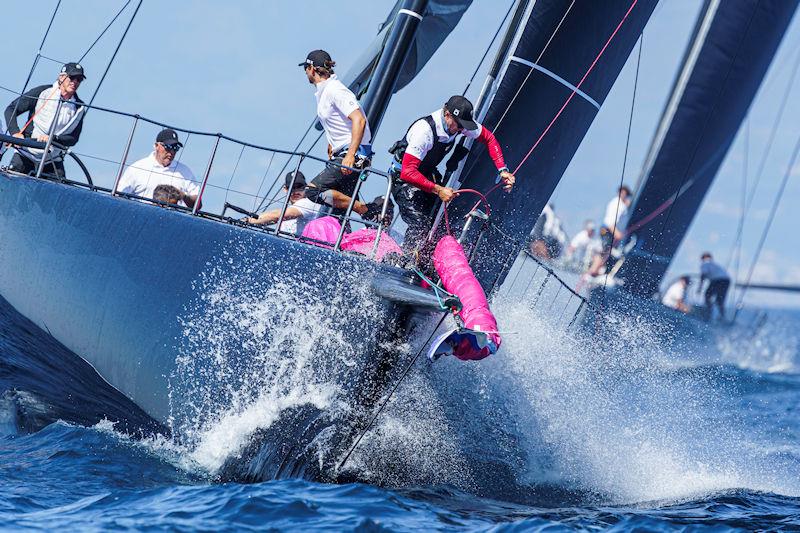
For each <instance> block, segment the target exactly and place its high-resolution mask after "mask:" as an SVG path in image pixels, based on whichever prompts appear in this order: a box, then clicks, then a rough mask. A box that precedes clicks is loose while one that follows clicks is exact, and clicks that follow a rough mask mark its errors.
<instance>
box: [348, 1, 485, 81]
mask: <svg viewBox="0 0 800 533" xmlns="http://www.w3.org/2000/svg"><path fill="white" fill-rule="evenodd" d="M402 5H403V1H402V0H398V1H397V2H396V3H395V6H394V8H393V9H392V11H391V13H389V16H388V17H386V20H385V21H384V22H383V24H381V26H380V29H379V31H378V35H377V36H375V39H374V40H373V41H372V43H371V44H370V45H369V47H367V49H366V50H365V51H364V53H363V54H361V56H360V57H359V58H358V60H357V61H356V62H355V64H354V66H353V67H352V68H351V69H350V70H349V71H348V72H347V74H345V76H344V77H343V78H342V81H343V83H345V84H346V85H347V86H348V87H350V89H351V90H352V91H353V92H354V93H356V95H358V96H361V94H362V93H363V92H364V91H365V90H366V87H367V85H369V80H370V78H371V75H372V69H373V67H374V66H375V64H376V63H377V61H378V59H379V58H380V56H381V53H382V52H383V48H384V45H385V44H386V39H387V37H388V35H389V30H390V29H391V26H392V22H393V21H394V20H395V18H396V16H397V12H398V10H400V9H401V8H402ZM470 5H472V0H431V1H430V2H428V6H427V8H426V9H425V13H424V15H423V17H422V21H421V22H420V25H419V28H418V29H417V34H416V37H415V38H414V42H413V44H412V45H411V50H410V51H409V54H408V58H407V59H406V62H405V64H404V65H403V70H402V71H401V72H400V76H399V78H398V79H397V85H396V86H395V92H396V91H399V90H400V89H402V88H403V87H405V86H406V85H408V84H409V83H410V82H411V80H412V79H414V77H415V76H416V75H417V74H418V73H419V72H420V71H421V70H422V68H423V67H424V66H425V64H426V63H427V62H428V60H429V59H430V58H431V57H432V56H433V54H434V53H435V52H436V50H438V49H439V46H441V44H442V43H443V42H444V40H445V39H446V38H447V36H448V35H450V32H451V31H453V29H454V28H455V27H456V25H457V24H458V22H459V21H460V20H461V16H462V15H463V14H464V13H465V12H466V11H467V8H468V7H469V6H470Z"/></svg>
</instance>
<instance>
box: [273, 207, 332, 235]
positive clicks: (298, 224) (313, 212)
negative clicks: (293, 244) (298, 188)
mask: <svg viewBox="0 0 800 533" xmlns="http://www.w3.org/2000/svg"><path fill="white" fill-rule="evenodd" d="M289 207H293V208H294V209H297V210H298V211H300V212H301V213H302V215H301V216H299V217H298V218H293V219H291V220H284V221H283V222H281V231H283V232H286V233H294V234H295V235H297V236H300V235H302V234H303V230H304V229H305V227H306V224H308V223H309V222H311V221H312V220H314V219H315V218H319V217H323V216H325V215H327V214H328V213H329V212H330V207H328V206H327V205H322V204H318V203H316V202H312V201H311V200H309V199H308V198H300V199H299V200H297V201H296V202H295V203H293V204H291V205H290V206H289Z"/></svg>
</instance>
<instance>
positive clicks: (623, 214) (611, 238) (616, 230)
mask: <svg viewBox="0 0 800 533" xmlns="http://www.w3.org/2000/svg"><path fill="white" fill-rule="evenodd" d="M630 205H631V190H630V188H629V187H628V186H627V185H623V186H621V187H620V188H619V189H618V190H617V195H616V196H615V197H614V198H612V199H611V201H609V202H608V205H607V206H606V212H605V216H603V225H602V226H600V242H601V243H602V245H603V246H602V250H600V252H599V253H597V254H595V256H594V259H592V265H591V266H590V267H589V272H588V274H589V275H590V276H599V275H600V274H602V273H603V272H601V271H602V270H603V269H604V267H605V266H606V263H607V262H608V258H609V256H610V255H611V248H613V247H614V244H615V243H617V242H619V241H621V240H622V239H623V238H625V228H626V226H627V225H628V208H629V207H630Z"/></svg>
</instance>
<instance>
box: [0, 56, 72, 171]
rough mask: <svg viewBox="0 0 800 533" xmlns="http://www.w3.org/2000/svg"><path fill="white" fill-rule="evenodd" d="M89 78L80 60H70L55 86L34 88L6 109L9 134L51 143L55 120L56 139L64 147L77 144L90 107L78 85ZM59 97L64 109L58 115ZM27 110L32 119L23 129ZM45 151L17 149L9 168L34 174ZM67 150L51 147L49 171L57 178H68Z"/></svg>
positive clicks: (54, 135) (48, 157)
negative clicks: (20, 118) (79, 92)
mask: <svg viewBox="0 0 800 533" xmlns="http://www.w3.org/2000/svg"><path fill="white" fill-rule="evenodd" d="M84 79H86V76H85V74H84V72H83V67H82V66H81V65H80V64H78V63H67V64H65V65H64V66H63V67H61V71H60V72H59V73H58V79H57V80H56V81H55V83H53V84H52V85H40V86H38V87H34V88H33V89H31V90H30V91H28V92H26V93H25V94H23V95H22V96H20V97H19V98H16V99H15V100H14V101H12V102H11V103H10V104H8V107H7V108H6V111H5V118H6V124H7V125H8V133H9V135H13V136H14V137H19V138H21V139H22V138H26V139H34V140H37V141H40V142H47V139H48V134H49V133H50V127H51V125H52V124H53V120H55V121H56V123H55V129H54V130H53V142H55V143H57V144H59V145H61V146H66V147H70V146H75V144H77V142H78V139H80V136H81V130H82V129H83V117H84V114H85V113H86V107H85V106H84V105H83V100H81V99H80V98H79V97H78V87H80V85H81V82H82V81H83V80H84ZM59 98H60V99H61V100H62V104H61V110H60V111H59V113H58V116H57V117H56V116H55V114H56V109H57V108H58V101H59ZM24 113H27V114H28V118H27V121H26V122H25V125H24V126H22V128H20V127H19V124H18V123H17V117H19V116H20V115H22V114H24ZM43 153H44V150H40V149H37V148H23V147H18V148H16V149H15V153H14V157H13V158H12V159H11V164H10V166H9V168H10V169H11V170H13V171H15V172H20V173H22V174H33V173H34V172H35V171H36V169H37V167H38V165H39V162H40V161H41V158H42V155H43ZM63 156H64V153H63V150H61V149H60V148H58V147H56V146H51V148H50V154H49V155H48V156H47V157H46V158H45V165H46V166H45V170H46V171H48V172H49V170H50V169H52V170H53V173H54V174H55V175H56V176H57V177H64V159H63Z"/></svg>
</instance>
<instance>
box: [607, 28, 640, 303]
mask: <svg viewBox="0 0 800 533" xmlns="http://www.w3.org/2000/svg"><path fill="white" fill-rule="evenodd" d="M643 46H644V30H642V33H641V34H639V54H638V55H637V57H636V74H635V75H634V78H633V97H632V98H631V112H630V115H629V116H628V134H627V136H626V138H625V155H624V156H623V157H622V174H620V176H619V187H618V188H617V210H616V212H615V213H614V228H613V229H612V231H611V240H612V243H613V240H614V235H615V234H616V233H617V222H618V221H619V204H620V202H621V200H620V197H619V190H620V189H621V188H622V186H623V184H624V183H625V167H626V166H627V164H628V149H629V148H630V144H631V131H632V130H633V111H634V109H635V107H636V89H637V87H638V86H639V66H640V65H641V63H642V47H643ZM607 285H608V271H606V273H605V275H604V278H603V292H602V293H601V294H602V295H603V298H605V296H606V287H607Z"/></svg>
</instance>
